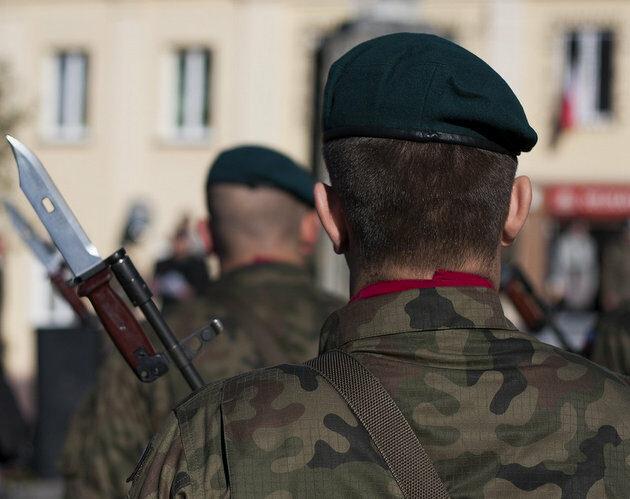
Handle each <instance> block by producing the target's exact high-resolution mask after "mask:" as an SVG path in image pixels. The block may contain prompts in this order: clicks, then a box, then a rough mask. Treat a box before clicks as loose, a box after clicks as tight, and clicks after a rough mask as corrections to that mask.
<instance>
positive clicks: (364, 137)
mask: <svg viewBox="0 0 630 499" xmlns="http://www.w3.org/2000/svg"><path fill="white" fill-rule="evenodd" d="M323 127H324V158H325V160H326V165H327V168H328V172H329V174H330V179H331V186H332V187H328V186H324V185H322V184H318V186H317V187H316V190H315V197H316V205H317V209H318V212H319V214H320V218H321V219H322V223H323V225H324V228H325V229H326V231H327V232H328V234H329V236H330V237H331V239H332V241H333V245H334V247H335V250H336V251H337V252H339V253H344V254H345V255H346V258H347V260H348V264H349V266H350V270H351V276H352V274H354V277H353V279H355V280H357V279H358V280H359V282H358V283H357V282H355V283H353V284H354V285H365V284H368V283H369V282H373V281H376V280H386V279H400V278H412V277H420V278H422V277H431V276H432V275H433V272H434V271H435V270H438V269H445V270H456V271H467V272H474V273H477V274H480V275H483V276H485V277H488V278H490V279H491V280H493V281H494V282H496V281H497V280H498V268H499V267H498V262H499V259H498V254H499V249H500V246H501V245H509V244H511V243H512V241H513V240H514V238H515V237H516V235H517V233H518V232H519V230H520V228H521V227H522V225H523V223H524V221H525V218H526V216H527V212H528V210H529V204H530V201H531V185H530V183H529V180H528V179H527V178H525V177H520V178H518V179H516V180H515V173H516V166H517V160H516V157H517V155H518V154H519V153H520V152H521V151H528V150H530V149H531V148H532V147H533V146H534V144H535V143H536V140H537V137H536V133H535V132H534V130H533V129H532V128H531V127H530V126H529V124H528V123H527V119H526V117H525V114H524V112H523V109H522V107H521V105H520V103H519V102H518V100H517V98H516V96H515V95H514V94H513V92H512V91H511V89H510V88H509V86H508V85H507V83H505V81H503V79H502V78H501V77H500V76H499V75H498V74H497V73H496V72H494V70H492V69H491V68H490V67H489V66H488V65H487V64H485V63H484V62H483V61H482V60H481V59H479V58H477V57H476V56H474V55H473V54H471V53H470V52H468V51H466V50H465V49H463V48H461V47H459V46H458V45H456V44H454V43H451V42H449V41H447V40H444V39H441V38H439V37H436V36H432V35H421V34H409V33H401V34H396V35H388V36H385V37H381V38H377V39H374V40H370V41H368V42H365V43H363V44H361V45H358V46H357V47H355V48H354V49H352V50H351V51H350V52H348V53H347V54H345V55H344V56H343V57H341V59H339V60H338V61H337V62H336V63H335V64H334V65H333V66H332V68H331V70H330V73H329V75H328V81H327V83H326V90H325V95H324V109H323ZM358 274H360V276H358Z"/></svg>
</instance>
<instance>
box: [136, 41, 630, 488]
mask: <svg viewBox="0 0 630 499" xmlns="http://www.w3.org/2000/svg"><path fill="white" fill-rule="evenodd" d="M323 106H324V108H323V127H324V157H325V160H326V165H327V168H328V171H329V173H330V178H331V186H326V185H323V184H317V186H316V190H315V199H316V208H317V211H318V214H319V216H320V219H321V221H322V223H323V225H324V228H325V230H326V232H327V233H328V235H329V237H330V239H331V240H332V242H333V246H334V248H335V250H336V251H337V252H339V253H342V254H344V255H345V257H346V259H347V262H348V266H349V268H350V273H351V278H350V281H351V283H350V286H351V292H352V294H353V297H352V299H351V300H350V302H349V304H348V305H347V306H346V307H344V308H342V309H340V310H338V311H337V312H334V313H333V314H332V315H331V316H330V317H329V319H328V320H327V321H326V323H325V325H324V327H323V333H322V334H325V335H326V336H327V340H326V342H325V344H323V345H322V348H321V349H320V350H321V354H320V356H319V357H318V358H317V359H315V361H313V362H309V363H307V364H303V365H281V366H278V367H274V368H268V369H264V370H259V371H254V372H252V373H248V374H244V375H240V376H237V377H235V378H232V379H229V380H224V381H221V382H219V383H214V384H211V385H209V386H207V387H205V388H204V390H203V391H201V392H199V393H197V394H195V395H194V396H193V397H191V398H189V399H188V400H186V401H185V402H183V403H182V404H180V405H179V406H178V407H177V408H176V409H175V410H174V412H173V414H172V415H171V416H170V418H169V420H168V421H167V424H166V426H165V428H164V429H163V430H162V432H161V434H160V436H159V437H158V438H157V439H156V440H154V441H153V442H152V443H151V445H150V449H149V451H148V452H147V453H146V455H145V458H144V460H142V461H141V462H140V464H139V467H138V471H137V472H136V474H135V478H134V484H133V487H132V490H131V496H132V497H141V498H145V497H151V498H155V497H219V496H221V497H224V496H228V495H230V494H232V495H233V496H235V497H250V496H251V497H333V496H334V497H342V496H346V497H347V496H352V497H391V496H396V497H399V496H402V495H403V490H406V491H407V494H408V496H409V497H417V496H418V493H417V490H419V489H414V488H413V487H411V488H410V487H408V484H409V482H410V481H411V482H413V483H414V485H415V486H418V485H419V486H420V488H421V486H422V484H423V480H424V477H425V476H426V477H434V478H432V479H431V483H432V484H433V483H435V481H436V480H437V482H438V484H439V482H440V479H441V482H443V484H444V485H445V488H446V491H447V492H448V494H449V495H450V496H451V497H482V496H487V497H515V496H525V495H527V494H528V493H529V492H533V493H534V495H536V496H537V497H541V496H544V497H561V496H562V497H587V495H588V496H589V497H602V496H605V495H607V496H609V497H613V496H614V497H623V496H626V495H627V493H628V492H627V491H628V490H630V488H629V487H630V464H629V463H630V432H629V431H628V424H627V414H628V411H630V389H629V388H628V386H627V385H625V383H624V382H623V381H622V380H621V379H619V378H618V377H617V376H616V375H614V374H612V373H610V372H608V371H605V370H603V369H601V368H600V367H598V366H597V365H595V364H592V363H590V362H589V361H586V360H584V359H582V358H580V357H578V356H575V355H573V354H569V353H567V352H565V351H563V350H560V349H558V348H555V347H552V346H550V345H547V344H544V343H540V342H539V341H537V340H536V339H535V338H534V337H532V336H531V335H528V334H524V333H521V332H519V331H517V330H516V329H515V328H514V326H513V325H512V324H511V323H510V322H509V321H508V320H506V319H505V317H504V315H503V312H502V310H501V305H500V302H499V297H498V294H497V291H496V289H497V287H498V282H499V254H500V247H501V246H508V245H510V244H511V243H512V242H513V241H514V239H515V237H516V236H517V233H518V232H519V230H520V229H521V227H522V225H523V224H524V222H525V218H526V216H527V213H528V211H529V204H530V200H531V185H530V182H529V180H528V179H527V178H525V177H519V178H516V179H515V172H516V166H517V162H516V156H517V155H518V154H519V153H520V152H522V151H529V150H530V149H531V148H532V147H533V146H534V144H535V143H536V140H537V136H536V133H535V132H534V130H533V129H532V128H531V127H530V126H529V124H528V122H527V119H526V117H525V114H524V112H523V109H522V107H521V105H520V103H519V102H518V100H517V98H516V97H515V96H514V94H513V93H512V91H511V89H510V88H509V87H508V85H507V84H506V83H505V82H504V81H503V80H502V79H501V77H500V76H499V75H497V73H495V72H494V71H493V70H492V69H491V68H490V67H489V66H488V65H486V64H485V63H484V62H483V61H481V60H480V59H478V58H477V57H476V56H474V55H473V54H471V53H470V52H468V51H466V50H464V49H463V48H461V47H459V46H457V45H455V44H453V43H451V42H449V41H446V40H443V39H441V38H438V37H435V36H430V35H424V34H408V33H404V34H395V35H389V36H385V37H381V38H377V39H374V40H371V41H368V42H366V43H363V44H360V45H358V46H357V47H355V48H354V49H352V50H350V51H349V52H348V53H347V54H345V55H344V56H343V57H341V59H339V60H338V61H337V62H336V63H335V64H334V65H333V66H332V68H331V69H330V73H329V75H328V81H327V84H326V90H325V95H324V102H323ZM331 359H333V360H334V362H338V363H339V364H340V365H342V366H343V368H342V369H337V368H335V367H334V362H333V360H331ZM357 361H358V362H359V367H358V368H357ZM327 363H328V364H330V365H332V366H333V367H332V368H330V367H326V365H327ZM365 369H367V371H368V373H371V375H370V374H367V375H366V373H365ZM355 372H361V373H362V374H360V375H359V376H358V378H360V379H361V380H372V381H369V382H366V383H365V385H364V386H369V388H368V389H366V388H365V387H364V386H361V383H356V378H357V377H355V375H354V374H352V375H350V373H355ZM320 373H325V375H326V378H325V377H324V376H322V375H321V374H320ZM331 373H332V374H331ZM372 376H373V377H376V378H377V380H378V381H376V383H374V382H373V377H372ZM333 384H334V385H335V387H333ZM347 386H358V387H359V388H358V391H356V392H355V391H353V390H348V389H347ZM383 392H385V395H384V396H383ZM357 394H358V395H357ZM388 398H391V399H393V401H394V402H395V406H397V408H396V407H395V406H394V407H393V408H392V407H391V405H389V403H388V402H387V399H388ZM381 400H382V401H383V402H381ZM365 407H368V408H369V410H370V411H371V412H370V413H368V414H367V416H366V413H365ZM396 411H398V413H396ZM391 414H395V415H394V416H392V418H391V420H392V421H394V420H395V421H396V427H395V429H394V430H393V431H392V427H388V424H389V423H388V421H389V420H390V415H391ZM396 414H397V415H396ZM399 415H402V425H400V424H399V423H400V417H399ZM385 419H387V421H384V420H385ZM359 421H361V422H359ZM375 423H376V426H375ZM379 425H380V426H379ZM375 428H376V430H377V431H374V429H375ZM399 429H402V431H400V432H399ZM407 430H409V431H411V437H408V434H407ZM402 433H404V435H402ZM383 437H384V438H383ZM399 437H401V439H402V440H403V441H404V442H409V445H408V446H407V444H406V443H405V444H404V445H402V446H397V447H396V446H394V449H393V453H392V446H389V445H388V442H390V441H395V442H399V441H401V440H399ZM416 437H417V440H419V442H421V444H422V445H423V446H424V449H425V451H426V454H428V457H429V458H430V461H432V463H433V466H434V468H435V470H436V471H437V477H438V478H436V477H435V475H434V474H433V471H432V469H431V466H430V462H428V461H425V463H424V466H423V471H420V466H419V465H418V463H419V462H420V461H415V460H413V459H412V460H411V464H410V465H409V466H407V465H408V464H409V462H408V461H407V460H406V457H405V455H406V454H407V451H408V450H409V451H413V452H414V453H416V448H417V445H416V444H412V442H416V443H417V440H416ZM382 444H384V445H382ZM421 454H422V453H421V452H419V451H418V455H421ZM401 463H403V466H402V467H401V466H400V464H401ZM393 469H396V470H397V471H396V473H394V472H393ZM401 469H402V471H403V473H402V474H399V473H398V472H399V471H401ZM410 470H411V472H410ZM425 474H426V475H425ZM428 479H429V478H427V480H428ZM440 486H441V484H440ZM414 490H415V491H416V492H414ZM433 490H434V489H431V490H429V492H428V493H427V494H426V495H425V496H424V497H446V493H437V492H436V493H433ZM435 490H437V486H436V489H435ZM409 491H411V492H409Z"/></svg>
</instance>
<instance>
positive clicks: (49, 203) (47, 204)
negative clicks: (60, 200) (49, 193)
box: [42, 198, 55, 213]
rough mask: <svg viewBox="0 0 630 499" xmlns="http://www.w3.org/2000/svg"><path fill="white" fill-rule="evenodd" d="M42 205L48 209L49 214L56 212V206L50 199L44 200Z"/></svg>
mask: <svg viewBox="0 0 630 499" xmlns="http://www.w3.org/2000/svg"><path fill="white" fill-rule="evenodd" d="M42 205H43V206H44V208H45V209H46V211H47V212H48V213H52V212H53V211H55V205H54V204H53V202H52V201H51V200H50V198H44V199H42Z"/></svg>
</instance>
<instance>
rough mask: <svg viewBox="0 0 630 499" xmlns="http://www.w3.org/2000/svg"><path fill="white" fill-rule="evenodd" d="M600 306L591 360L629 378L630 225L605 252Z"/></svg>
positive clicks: (628, 223) (626, 226) (628, 224)
mask: <svg viewBox="0 0 630 499" xmlns="http://www.w3.org/2000/svg"><path fill="white" fill-rule="evenodd" d="M602 305H603V308H604V312H603V313H602V315H601V316H600V318H599V321H598V322H597V326H596V332H595V341H594V343H593V347H592V353H591V360H593V361H595V362H597V363H598V364H601V365H602V366H605V367H608V368H609V369H612V370H613V371H617V372H619V373H621V374H625V375H629V376H630V222H627V223H626V225H625V226H624V228H623V231H622V233H621V234H620V237H619V239H618V240H616V241H614V242H613V243H611V244H610V245H609V246H607V247H606V248H605V250H604V258H603V260H602Z"/></svg>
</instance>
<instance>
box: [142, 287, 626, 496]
mask: <svg viewBox="0 0 630 499" xmlns="http://www.w3.org/2000/svg"><path fill="white" fill-rule="evenodd" d="M324 333H325V334H327V341H326V343H325V344H324V345H322V349H323V350H324V351H326V350H330V349H335V348H339V349H342V350H344V351H345V352H347V353H349V354H351V355H353V356H354V357H355V358H356V359H358V360H359V361H360V362H361V363H362V364H363V365H364V366H366V367H367V368H368V369H369V370H370V371H371V372H372V373H373V374H374V375H376V376H377V377H378V378H379V379H380V380H381V382H382V383H383V385H384V386H385V388H386V389H387V390H388V391H389V393H390V394H391V395H392V397H393V399H394V400H395V402H396V403H397V405H398V406H399V408H400V409H401V411H402V412H403V414H404V415H405V416H406V418H407V420H408V421H409V423H410V424H411V426H412V427H413V429H414V431H415V432H416V434H417V435H418V437H419V439H420V441H421V442H422V444H423V446H424V448H425V450H426V451H427V453H428V455H429V457H430V458H431V459H432V461H433V463H434V465H435V468H436V470H437V471H438V473H439V475H440V477H441V478H442V480H443V481H444V483H445V485H446V488H447V490H448V492H449V494H450V495H451V497H484V496H485V497H517V496H518V497H525V496H527V497H530V495H528V493H529V492H533V494H534V496H536V497H565V498H568V497H572V498H575V497H587V496H588V497H603V496H608V497H627V494H628V491H629V490H630V424H629V423H628V419H627V415H628V413H629V412H630V388H629V387H628V386H627V385H626V384H625V383H624V382H623V381H622V380H621V379H620V378H618V377H617V376H616V375H614V374H613V373H610V372H608V371H606V370H604V369H602V368H600V367H598V366H596V365H595V364H592V363H591V362H589V361H587V360H585V359H583V358H581V357H579V356H575V355H572V354H569V353H567V352H564V351H562V350H559V349H557V348H555V347H552V346H550V345H547V344H544V343H540V342H539V341H537V340H536V339H535V338H533V337H532V336H530V335H528V334H524V333H521V332H519V331H517V330H516V329H515V328H514V326H513V325H512V324H510V323H509V321H507V319H505V317H504V315H503V311H502V309H501V305H500V302H499V298H498V295H497V293H496V292H495V291H494V290H492V289H488V288H480V287H466V288H462V287H459V288H457V287H444V288H427V289H421V290H409V291H403V292H398V293H391V294H385V295H381V296H376V297H372V298H368V299H364V300H359V301H356V302H353V303H350V304H349V305H348V306H346V307H344V308H343V309H341V310H339V311H337V312H335V313H333V314H332V315H331V316H330V318H329V319H328V321H327V322H326V324H325V326H324ZM230 494H231V495H233V496H235V497H250V496H254V497H283V498H284V497H386V496H387V497H391V496H400V495H401V493H400V490H399V488H398V486H397V484H396V483H395V481H394V480H393V477H392V475H391V474H390V472H389V471H388V469H387V468H386V466H385V465H384V463H383V461H382V459H381V457H380V456H379V454H378V452H377V451H376V449H375V447H374V444H373V443H372V442H371V440H370V439H369V437H368V435H367V433H366V431H365V430H364V428H363V427H362V426H361V425H360V424H359V423H358V421H357V419H356V417H355V416H354V415H353V413H352V412H351V410H350V409H349V408H348V407H347V404H346V403H345V401H344V400H343V399H342V398H341V396H340V395H338V393H337V392H336V391H335V390H334V389H333V388H332V387H331V386H330V385H329V384H327V383H326V382H325V381H324V380H323V378H321V377H320V376H319V375H316V374H315V373H314V371H312V370H310V369H309V368H307V367H305V366H299V365H282V366H278V367H274V368H268V369H264V370H259V371H255V372H253V373H248V374H245V375H241V376H237V377H235V378H232V379H229V380H226V381H222V382H219V383H214V384H212V385H209V386H207V387H206V388H205V389H204V390H203V391H201V392H200V393H198V394H196V395H195V396H193V397H191V398H189V399H188V400H187V401H185V402H183V403H182V404H181V405H179V406H178V407H177V408H176V409H175V411H174V414H172V415H171V417H170V418H169V420H168V422H167V425H166V427H165V428H164V430H163V432H162V434H161V436H160V437H159V438H158V439H157V440H154V441H153V443H152V445H151V448H150V450H149V452H148V453H147V456H146V458H145V459H144V461H143V462H142V463H141V464H140V467H139V471H138V472H137V475H136V476H135V478H134V485H133V488H132V491H131V494H130V495H131V496H132V497H141V498H147V497H149V498H155V497H174V496H175V497H224V496H228V495H230ZM532 497H533V496H532Z"/></svg>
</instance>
